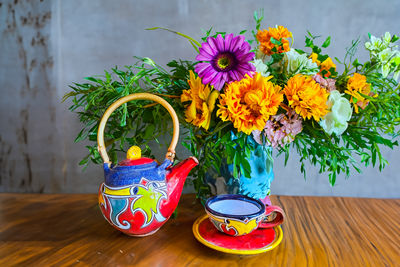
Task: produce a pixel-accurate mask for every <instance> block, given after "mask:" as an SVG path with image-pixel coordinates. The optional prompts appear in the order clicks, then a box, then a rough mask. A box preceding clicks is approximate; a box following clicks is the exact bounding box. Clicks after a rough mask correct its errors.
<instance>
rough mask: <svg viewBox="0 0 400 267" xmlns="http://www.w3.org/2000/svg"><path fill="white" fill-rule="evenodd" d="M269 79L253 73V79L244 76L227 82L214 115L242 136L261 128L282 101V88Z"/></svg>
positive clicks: (276, 110)
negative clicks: (227, 122) (242, 133)
mask: <svg viewBox="0 0 400 267" xmlns="http://www.w3.org/2000/svg"><path fill="white" fill-rule="evenodd" d="M270 79H271V77H263V76H261V74H260V73H256V74H255V75H254V76H253V77H250V76H248V75H246V77H245V78H244V79H242V80H240V81H235V82H232V83H230V84H229V85H228V86H227V87H226V89H225V93H224V94H221V95H220V100H219V101H220V104H219V105H218V106H219V109H218V111H217V116H219V117H220V118H221V119H222V120H223V121H228V120H229V121H232V122H233V126H234V127H235V128H236V129H238V131H242V132H244V133H245V134H250V133H251V132H252V131H253V130H259V131H261V130H262V129H264V127H265V124H266V122H267V120H268V119H269V117H270V116H271V115H275V114H276V113H277V112H278V108H279V105H280V104H281V102H282V101H283V94H282V93H281V90H282V88H281V87H280V86H279V85H275V84H273V83H272V82H270V81H269V80H270Z"/></svg>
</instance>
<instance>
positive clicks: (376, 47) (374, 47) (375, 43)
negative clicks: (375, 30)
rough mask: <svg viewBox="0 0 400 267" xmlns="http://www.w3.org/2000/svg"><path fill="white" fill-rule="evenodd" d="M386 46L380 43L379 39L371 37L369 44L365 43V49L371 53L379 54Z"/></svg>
mask: <svg viewBox="0 0 400 267" xmlns="http://www.w3.org/2000/svg"><path fill="white" fill-rule="evenodd" d="M386 47H387V46H385V44H384V43H383V42H382V40H381V38H376V37H375V36H373V35H371V38H370V42H366V43H365V48H366V49H367V50H369V51H371V52H375V51H376V52H379V51H382V50H383V49H385V48H386Z"/></svg>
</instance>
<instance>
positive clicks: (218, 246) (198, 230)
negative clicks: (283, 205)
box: [193, 214, 283, 255]
mask: <svg viewBox="0 0 400 267" xmlns="http://www.w3.org/2000/svg"><path fill="white" fill-rule="evenodd" d="M193 234H194V236H195V237H196V239H197V240H198V241H199V242H200V243H202V244H204V245H206V246H207V247H210V248H212V249H215V250H218V251H222V252H225V253H231V254H240V255H254V254H259V253H263V252H266V251H268V250H271V249H274V248H275V247H277V246H278V245H279V243H281V241H282V237H283V232H282V228H281V227H280V226H275V227H273V228H258V229H256V230H254V231H253V232H251V233H250V234H247V235H243V236H230V235H227V234H224V233H222V232H220V231H218V230H217V228H215V226H214V225H213V224H212V223H211V221H210V220H209V218H208V216H207V214H206V215H204V216H201V217H199V218H198V219H197V220H196V221H195V222H194V224H193Z"/></svg>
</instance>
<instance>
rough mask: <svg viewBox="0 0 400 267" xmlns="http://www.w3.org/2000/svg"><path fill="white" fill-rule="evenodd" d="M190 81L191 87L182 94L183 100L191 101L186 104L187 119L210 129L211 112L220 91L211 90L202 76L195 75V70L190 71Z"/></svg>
mask: <svg viewBox="0 0 400 267" xmlns="http://www.w3.org/2000/svg"><path fill="white" fill-rule="evenodd" d="M188 83H189V86H190V89H189V90H183V92H182V95H181V102H188V101H191V103H190V104H189V105H187V106H186V110H185V116H186V121H187V122H190V123H192V124H193V125H196V126H198V127H203V128H204V129H206V130H208V128H209V127H210V122H211V113H212V111H213V110H214V107H215V101H216V100H217V98H218V95H219V92H218V91H217V90H212V91H211V89H210V87H209V86H208V84H207V85H204V84H203V83H202V82H201V78H200V77H197V78H196V77H195V75H194V73H193V71H190V79H189V80H188Z"/></svg>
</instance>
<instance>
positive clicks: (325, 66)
mask: <svg viewBox="0 0 400 267" xmlns="http://www.w3.org/2000/svg"><path fill="white" fill-rule="evenodd" d="M332 68H333V69H334V71H336V65H335V63H333V61H332V59H331V58H330V57H328V58H327V59H325V60H324V62H322V63H321V66H320V70H321V71H320V72H319V73H321V75H322V71H323V70H325V71H326V73H325V74H324V75H323V76H324V77H329V76H331V72H330V69H332Z"/></svg>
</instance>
